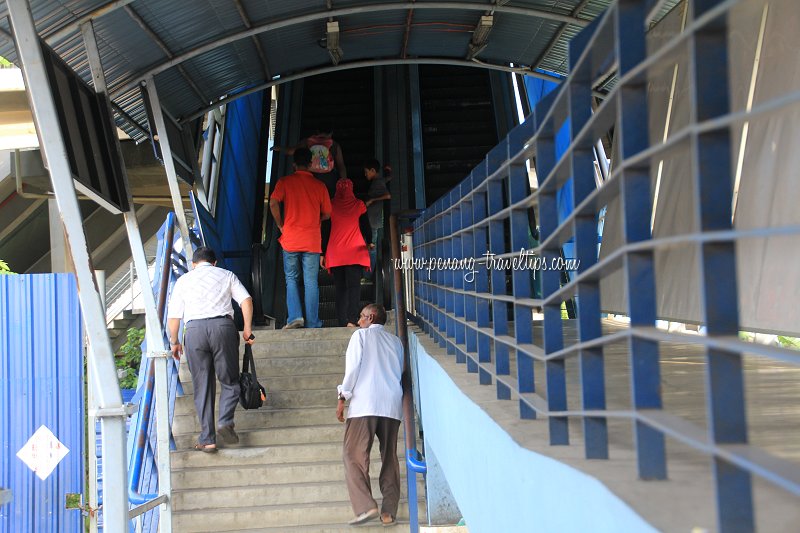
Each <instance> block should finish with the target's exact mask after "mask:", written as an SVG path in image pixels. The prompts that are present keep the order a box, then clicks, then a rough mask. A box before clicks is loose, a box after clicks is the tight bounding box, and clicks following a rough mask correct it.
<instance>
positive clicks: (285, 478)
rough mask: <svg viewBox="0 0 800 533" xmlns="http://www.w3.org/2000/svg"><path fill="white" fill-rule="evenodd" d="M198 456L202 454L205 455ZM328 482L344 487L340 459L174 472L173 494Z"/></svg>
mask: <svg viewBox="0 0 800 533" xmlns="http://www.w3.org/2000/svg"><path fill="white" fill-rule="evenodd" d="M196 453H198V454H200V453H202V452H196ZM204 455H208V454H204ZM376 466H377V465H376ZM372 470H373V471H372V472H371V474H372V475H373V476H374V477H375V478H377V476H378V471H379V468H372ZM405 472H406V465H405V462H401V463H400V475H401V476H403V477H405ZM326 481H338V482H341V483H344V464H343V463H342V461H341V459H340V460H338V461H317V462H307V463H280V464H270V465H248V466H240V467H227V466H219V467H207V468H188V469H182V470H177V469H173V470H172V488H173V490H186V489H204V488H207V487H209V486H213V487H214V489H222V488H227V487H253V486H261V485H264V484H265V483H270V484H273V485H274V484H287V483H323V482H326ZM220 492H224V491H220ZM209 503H211V502H209Z"/></svg>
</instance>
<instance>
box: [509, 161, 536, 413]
mask: <svg viewBox="0 0 800 533" xmlns="http://www.w3.org/2000/svg"><path fill="white" fill-rule="evenodd" d="M527 196H528V169H527V167H526V166H525V162H522V163H516V164H513V165H511V167H510V169H509V175H508V201H509V204H512V205H513V204H515V203H517V202H519V201H521V200H523V199H524V198H526V197H527ZM510 225H511V251H512V252H520V254H522V251H523V250H527V248H528V232H529V229H530V228H529V226H528V209H527V208H524V209H516V210H514V211H513V212H512V213H511V217H510ZM520 257H523V256H522V255H521V256H520ZM511 280H512V288H513V294H514V298H515V299H520V298H530V297H531V296H532V295H533V290H532V289H533V288H532V286H531V271H530V270H528V269H525V268H523V267H520V268H517V269H514V270H513V271H512V272H511ZM514 336H515V338H516V340H517V344H533V309H531V308H530V307H527V306H525V305H522V304H518V303H515V304H514ZM533 374H534V372H533V358H532V357H530V356H528V355H526V354H524V353H522V352H520V351H519V350H517V387H518V390H519V392H520V393H526V392H534V391H535V390H536V386H535V383H534V378H533ZM519 412H520V418H523V419H534V418H536V411H534V410H533V409H532V408H531V407H530V406H529V405H528V404H527V403H525V402H523V401H522V400H520V402H519Z"/></svg>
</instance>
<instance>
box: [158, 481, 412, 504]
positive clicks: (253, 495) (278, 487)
mask: <svg viewBox="0 0 800 533" xmlns="http://www.w3.org/2000/svg"><path fill="white" fill-rule="evenodd" d="M372 487H373V495H374V497H375V499H376V500H377V501H380V491H379V490H378V481H377V477H375V478H374V479H373V482H372ZM424 487H425V483H424V481H423V480H422V478H421V477H419V479H418V480H417V494H422V490H423V489H424ZM401 493H402V494H403V495H405V493H406V480H405V478H404V479H403V480H402V483H401ZM172 494H173V500H172V501H173V507H172V508H173V510H174V511H190V510H200V509H206V508H208V502H211V501H213V502H214V505H215V506H216V507H224V508H241V507H252V506H254V505H260V504H263V503H269V505H290V504H293V505H297V504H306V503H315V502H317V503H320V504H324V503H342V502H344V503H349V502H350V499H349V496H348V494H347V487H346V485H345V481H344V478H342V479H340V480H339V481H326V482H324V483H286V484H265V485H256V486H250V487H227V488H225V490H223V491H220V490H217V489H215V488H201V489H191V490H176V491H173V493H172Z"/></svg>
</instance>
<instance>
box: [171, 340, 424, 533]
mask: <svg viewBox="0 0 800 533" xmlns="http://www.w3.org/2000/svg"><path fill="white" fill-rule="evenodd" d="M352 333H353V330H352V329H348V328H326V329H316V330H313V329H308V330H306V329H300V330H291V331H281V330H261V331H256V337H257V341H256V344H255V345H254V346H253V355H254V357H255V363H256V368H257V370H258V377H259V381H260V382H261V384H262V385H264V386H265V387H266V389H267V405H265V406H264V407H262V408H261V409H258V410H250V411H245V410H243V409H242V408H241V406H240V407H239V408H238V409H237V411H236V418H235V420H236V430H237V432H238V434H239V438H240V443H239V444H238V445H236V446H231V447H226V448H223V446H224V444H222V443H218V446H220V450H219V452H218V453H217V454H206V453H201V452H197V451H194V450H191V447H192V446H193V444H194V443H195V442H196V438H197V435H198V432H199V422H198V421H197V416H196V415H195V411H194V404H193V397H192V392H193V387H192V384H191V379H190V376H189V368H188V366H187V365H186V363H185V360H184V361H182V363H181V371H180V376H181V381H182V383H183V386H184V391H185V396H183V397H181V398H178V400H177V403H176V406H175V417H174V422H173V434H174V436H175V442H176V444H177V448H178V451H175V452H172V487H173V502H174V503H173V510H174V515H173V517H174V518H173V525H174V531H175V532H176V533H184V532H186V533H188V532H211V531H214V532H217V531H263V532H276V533H277V532H305V533H311V532H314V533H320V532H330V533H334V532H345V531H352V529H353V528H352V527H350V526H348V525H347V521H348V520H350V519H351V518H352V517H353V511H352V509H351V507H350V500H349V498H348V495H347V488H346V485H345V482H344V467H343V465H342V458H341V457H342V439H343V436H344V426H343V424H340V423H339V422H338V421H337V420H336V414H335V413H336V385H337V384H338V383H340V382H341V379H342V375H343V374H344V361H345V359H344V353H345V350H346V348H347V343H348V341H349V339H350V337H351V335H352ZM218 393H219V390H218ZM401 432H402V428H401ZM403 448H404V446H403V441H402V437H401V439H400V442H399V443H398V457H399V458H400V470H401V473H402V475H403V482H402V489H401V492H402V494H403V498H402V499H401V503H400V510H399V521H400V524H399V525H398V526H397V527H395V528H393V529H394V531H408V502H407V499H406V498H405V494H406V485H405V465H404V461H403V460H402V457H403ZM379 465H380V455H379V453H378V444H377V441H376V443H375V445H374V446H373V452H372V468H371V474H372V476H373V483H372V486H373V491H374V494H375V496H376V500H377V501H378V502H379V503H380V497H379V496H380V493H379V491H378V483H377V475H378V472H379V470H380V466H379ZM418 493H419V494H420V495H422V494H423V484H422V482H421V480H420V482H419V485H418ZM420 503H422V502H420ZM423 506H424V504H422V505H420V512H421V513H423V515H424V509H422V507H423ZM359 529H360V530H363V531H385V530H386V529H385V528H383V527H382V526H381V524H380V522H379V521H374V522H371V523H370V525H368V526H362V527H360V528H359Z"/></svg>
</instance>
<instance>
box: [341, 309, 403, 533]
mask: <svg viewBox="0 0 800 533" xmlns="http://www.w3.org/2000/svg"><path fill="white" fill-rule="evenodd" d="M384 324H386V310H385V309H384V308H383V306H382V305H377V304H370V305H368V306H366V307H365V308H364V309H363V310H362V311H361V315H360V316H359V319H358V325H359V326H360V327H361V329H359V330H357V331H356V332H355V333H353V336H352V337H351V338H350V344H349V345H348V346H347V361H346V364H345V373H344V380H343V381H342V384H341V385H339V386H338V393H339V403H338V406H337V408H336V418H338V419H339V421H340V422H344V421H345V420H344V406H345V402H346V401H348V400H349V401H350V408H349V410H348V416H347V425H346V427H345V432H344V452H343V454H342V455H343V458H344V467H345V479H346V481H347V491H348V492H349V494H350V502H351V503H352V505H353V512H355V515H356V517H355V518H354V519H353V520H351V521H350V522H349V523H350V524H351V525H358V524H363V523H365V522H368V521H370V520H373V519H375V518H377V517H378V515H379V514H380V518H381V522H383V524H384V525H393V524H394V523H395V522H396V517H397V506H398V503H399V501H400V465H399V463H398V461H397V434H398V432H399V429H400V420H401V419H402V416H403V387H402V385H401V383H400V379H401V377H402V374H403V345H402V343H401V342H400V339H399V338H398V337H397V336H395V335H392V334H391V333H389V332H388V331H386V330H385V329H384V328H383V325H384ZM376 435H377V436H378V441H379V442H380V450H381V464H382V466H381V473H380V477H379V483H380V488H381V494H382V495H383V504H382V505H381V510H380V513H379V512H378V504H377V503H376V502H375V499H374V498H373V497H372V488H371V486H370V479H369V454H370V450H372V442H373V439H374V438H375V436H376Z"/></svg>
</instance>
